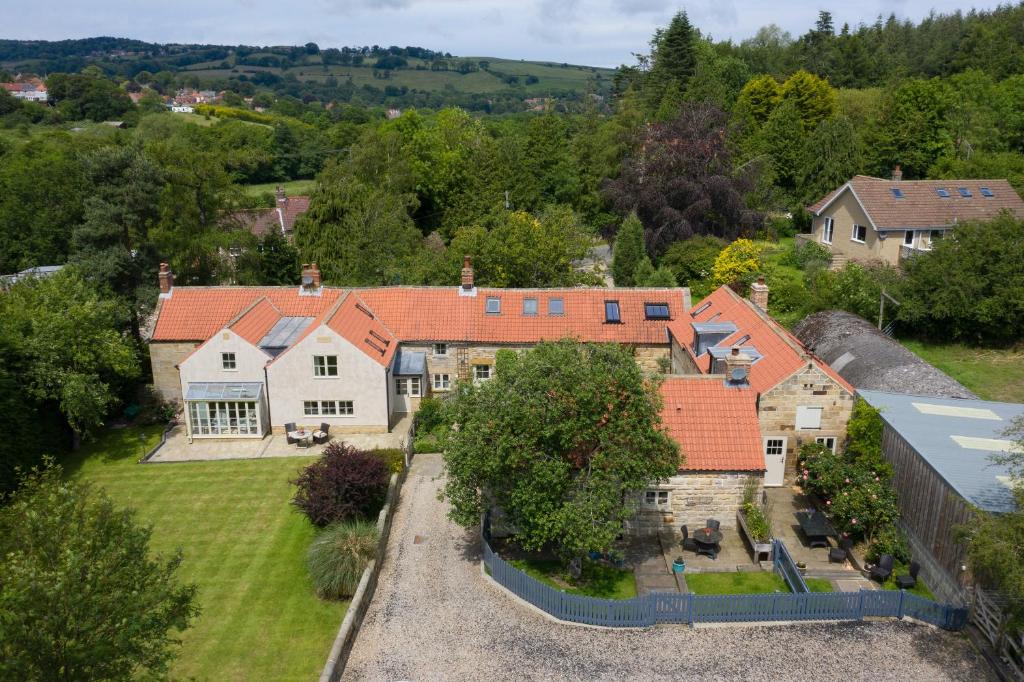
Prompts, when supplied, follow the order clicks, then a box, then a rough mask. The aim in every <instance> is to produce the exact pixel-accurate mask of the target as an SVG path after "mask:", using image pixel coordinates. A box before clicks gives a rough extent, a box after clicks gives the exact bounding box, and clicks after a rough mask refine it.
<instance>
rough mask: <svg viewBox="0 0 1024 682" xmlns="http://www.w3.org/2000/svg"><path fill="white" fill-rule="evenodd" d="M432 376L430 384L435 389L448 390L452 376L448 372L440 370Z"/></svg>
mask: <svg viewBox="0 0 1024 682" xmlns="http://www.w3.org/2000/svg"><path fill="white" fill-rule="evenodd" d="M431 378H432V382H431V383H432V385H433V387H434V390H435V391H448V390H451V387H452V378H451V375H450V374H447V373H444V372H441V373H438V374H435V375H434V376H433V377H431Z"/></svg>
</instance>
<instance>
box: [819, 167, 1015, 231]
mask: <svg viewBox="0 0 1024 682" xmlns="http://www.w3.org/2000/svg"><path fill="white" fill-rule="evenodd" d="M961 187H963V188H965V189H967V191H968V193H969V194H970V195H971V196H970V197H963V196H961V195H960V192H959V188H961ZM982 187H984V188H987V189H989V190H991V191H992V195H993V196H991V197H986V196H984V195H982V193H981V188H982ZM893 189H898V190H900V193H901V194H902V195H903V196H902V198H897V197H896V196H895V195H893V193H892V190H893ZM939 189H944V190H946V191H947V193H948V194H949V196H948V197H941V196H939V194H938V192H937V191H936V190H939ZM848 190H852V191H853V193H854V194H855V195H856V197H857V200H858V201H859V202H860V205H861V206H862V207H863V208H864V212H865V213H867V214H868V218H869V219H870V220H871V223H872V224H873V225H874V226H875V227H876V228H877V229H881V230H886V229H889V230H893V229H896V230H899V229H906V228H911V229H914V228H917V229H921V228H930V227H950V226H952V225H956V224H957V223H963V222H966V221H970V220H990V219H992V218H994V217H996V215H997V214H998V213H999V212H1000V211H1003V210H1008V211H1010V212H1011V213H1013V214H1014V215H1016V216H1017V217H1018V218H1021V217H1024V200H1021V198H1020V197H1019V196H1018V195H1017V193H1016V192H1015V191H1014V190H1013V187H1011V186H1010V183H1009V182H1007V181H1006V180H901V181H898V182H896V181H893V180H883V179H882V178H872V177H869V176H867V175H856V176H854V177H853V178H851V179H850V181H849V182H847V183H846V184H845V185H843V186H842V187H839V188H838V189H836V190H833V191H832V192H829V193H828V194H827V195H825V196H824V197H822V198H821V199H819V200H818V201H817V203H815V204H813V205H811V206H808V207H807V210H809V211H810V212H811V213H813V214H815V215H821V212H822V210H823V209H824V208H825V207H826V206H827V205H828V204H829V203H830V202H831V201H832V199H834V198H835V197H837V196H838V195H839V194H841V193H843V192H845V191H848Z"/></svg>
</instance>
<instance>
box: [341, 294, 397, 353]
mask: <svg viewBox="0 0 1024 682" xmlns="http://www.w3.org/2000/svg"><path fill="white" fill-rule="evenodd" d="M327 326H328V327H330V328H331V329H333V330H334V331H335V332H337V333H338V334H340V335H341V336H342V337H343V338H345V339H346V340H347V341H348V342H349V343H351V344H352V345H353V346H355V347H356V348H358V349H359V350H361V351H363V352H364V353H366V354H367V355H369V356H370V357H371V358H373V359H374V360H376V361H377V362H379V363H380V364H382V365H384V366H385V367H387V366H388V365H389V364H391V358H392V357H393V356H394V354H395V349H396V348H397V347H398V339H397V338H395V335H394V334H392V333H391V330H389V329H388V328H387V327H385V326H384V325H383V324H382V323H381V321H380V320H379V319H377V317H376V315H374V314H373V311H371V310H370V309H369V308H368V307H367V305H366V303H365V302H364V301H363V300H362V299H360V298H359V296H358V295H356V294H354V293H353V294H350V295H348V296H346V297H345V300H343V301H342V302H341V305H339V306H338V309H337V311H335V312H334V313H333V314H332V315H331V316H330V319H329V320H328V321H327Z"/></svg>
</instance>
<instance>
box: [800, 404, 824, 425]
mask: <svg viewBox="0 0 1024 682" xmlns="http://www.w3.org/2000/svg"><path fill="white" fill-rule="evenodd" d="M824 412H825V408H823V407H818V406H816V405H799V406H797V408H796V419H795V421H794V428H796V430H797V431H817V430H819V429H820V428H821V418H822V416H824Z"/></svg>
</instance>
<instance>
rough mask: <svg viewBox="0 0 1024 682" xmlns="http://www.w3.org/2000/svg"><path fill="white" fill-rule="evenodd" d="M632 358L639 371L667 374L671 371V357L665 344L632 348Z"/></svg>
mask: <svg viewBox="0 0 1024 682" xmlns="http://www.w3.org/2000/svg"><path fill="white" fill-rule="evenodd" d="M633 357H634V358H636V363H637V364H638V365H640V369H642V370H644V371H645V372H661V373H665V374H667V373H668V372H671V371H672V362H671V360H672V356H671V354H670V351H669V348H668V346H667V345H666V344H660V345H657V346H634V347H633Z"/></svg>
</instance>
